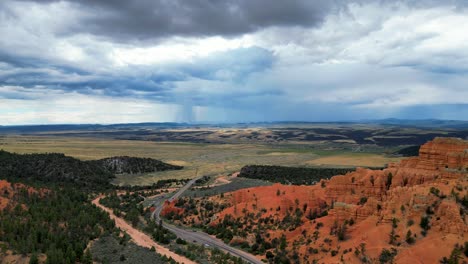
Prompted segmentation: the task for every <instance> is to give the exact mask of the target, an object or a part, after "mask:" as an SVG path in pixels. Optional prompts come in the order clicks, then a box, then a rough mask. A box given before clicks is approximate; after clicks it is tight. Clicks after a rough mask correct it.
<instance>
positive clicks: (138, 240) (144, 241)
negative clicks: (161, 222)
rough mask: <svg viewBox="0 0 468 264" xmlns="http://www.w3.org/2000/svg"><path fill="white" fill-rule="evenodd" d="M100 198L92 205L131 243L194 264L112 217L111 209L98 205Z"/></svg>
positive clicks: (187, 263)
mask: <svg viewBox="0 0 468 264" xmlns="http://www.w3.org/2000/svg"><path fill="white" fill-rule="evenodd" d="M101 198H102V196H99V197H97V198H96V199H94V200H93V202H92V203H93V204H94V205H96V206H97V207H99V208H101V209H102V210H104V211H106V212H107V213H109V215H110V218H111V219H113V220H114V221H115V225H116V226H117V227H118V228H120V229H122V230H123V231H125V232H127V234H128V235H129V236H130V237H131V238H132V240H133V242H135V244H137V245H139V246H142V247H146V248H151V247H154V248H155V249H156V252H157V253H159V254H161V255H164V256H166V257H171V258H173V259H174V260H175V261H177V262H179V263H184V264H196V263H195V262H193V261H191V260H189V259H188V258H186V257H184V256H181V255H177V254H176V253H174V252H172V251H170V250H169V249H168V248H166V247H163V246H161V245H159V244H157V243H156V242H154V241H153V240H152V239H151V237H150V236H148V235H147V234H145V233H143V232H141V231H140V230H138V229H136V228H134V227H133V226H131V225H130V224H128V223H127V222H125V220H123V219H122V218H119V217H117V216H116V215H114V213H113V212H112V210H111V209H109V208H107V207H105V206H103V205H101V204H100V203H99V200H100V199H101Z"/></svg>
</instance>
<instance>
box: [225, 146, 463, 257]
mask: <svg viewBox="0 0 468 264" xmlns="http://www.w3.org/2000/svg"><path fill="white" fill-rule="evenodd" d="M467 168H468V141H464V140H461V139H452V138H436V139H434V140H433V141H431V142H428V143H426V144H424V145H423V146H422V147H421V148H420V155H419V156H418V157H412V158H408V159H404V160H402V161H401V162H399V163H395V164H390V165H389V167H388V168H386V169H383V170H370V169H364V168H358V169H357V170H356V171H355V172H351V173H348V174H346V175H338V176H334V177H332V178H331V179H330V180H323V185H324V187H322V184H318V185H314V186H284V185H281V184H275V185H273V186H264V187H256V188H250V189H243V190H239V191H236V192H233V193H231V194H226V197H231V198H230V199H231V200H230V203H231V207H228V208H226V209H225V210H223V211H222V212H220V213H218V214H217V217H216V219H217V220H216V221H220V220H222V219H223V217H224V216H226V215H228V214H230V215H233V216H235V217H242V216H243V215H245V214H244V213H242V209H243V208H246V210H248V211H249V212H254V213H255V214H256V215H258V217H259V218H264V217H266V216H269V215H273V216H275V217H279V219H282V217H284V216H286V215H287V214H288V213H291V212H292V211H293V210H291V209H290V208H301V207H302V206H303V205H304V204H307V208H308V210H314V209H318V208H323V206H324V205H325V204H326V205H327V209H328V215H327V216H324V217H320V218H318V219H316V220H312V221H311V220H308V219H307V218H306V214H304V217H303V225H302V226H300V227H298V228H296V229H294V230H287V231H279V230H276V228H278V227H275V228H274V229H272V230H269V231H267V232H266V233H268V237H269V238H270V239H273V238H279V237H280V236H281V234H285V235H286V238H287V240H288V242H289V247H288V249H289V250H290V251H292V250H295V251H296V253H297V254H299V260H300V261H301V263H307V262H310V263H311V262H312V261H311V260H312V259H316V260H320V261H319V263H341V261H340V258H342V259H343V260H344V261H345V262H346V263H361V260H360V259H361V258H362V257H363V255H362V253H360V255H359V256H357V254H354V253H345V251H344V249H347V252H349V251H348V250H349V249H353V250H354V249H355V248H359V247H360V244H361V243H364V244H366V253H365V255H366V257H368V258H370V259H372V260H373V261H374V260H375V262H378V258H379V255H380V253H381V252H382V250H383V249H390V248H395V249H396V250H397V253H398V255H397V256H396V257H395V260H396V263H438V262H439V260H440V259H441V258H442V257H448V256H449V255H450V252H451V251H452V249H453V248H454V245H455V243H458V244H463V243H464V242H465V241H467V240H468V225H467V223H468V211H467V208H465V207H464V206H463V205H462V204H461V202H460V200H459V199H460V198H463V197H465V195H468V171H467ZM457 197H458V198H457ZM253 205H255V206H253ZM277 207H280V208H281V209H280V210H278V211H277V210H275V208H277ZM262 208H264V209H266V210H265V211H263V212H262V210H261V209H262ZM272 208H273V210H271V209H272ZM236 209H237V210H236ZM422 217H428V219H429V226H430V229H429V230H423V229H422V228H421V227H420V226H419V223H420V221H421V219H422ZM317 222H320V223H322V224H323V225H324V227H323V228H321V229H317ZM345 222H347V223H349V222H352V223H353V225H349V224H348V228H347V234H346V239H345V240H344V241H339V240H338V239H337V237H336V236H335V235H331V233H333V232H330V230H332V229H333V228H334V226H337V225H338V226H341V225H343V223H345ZM394 225H396V227H395V226H394ZM392 230H393V231H392ZM314 232H318V239H317V240H316V239H315V238H314V236H312V234H313V233H314ZM391 232H393V233H394V235H395V241H394V243H393V244H389V240H390V239H389V237H390V233H391ZM408 232H410V234H411V237H412V238H414V240H415V243H414V244H410V243H408V242H406V236H407V234H408ZM422 233H424V234H426V233H427V234H426V236H424V235H422ZM249 235H251V234H249ZM325 239H326V241H327V242H325V243H324V241H325ZM307 240H308V241H309V242H308V243H309V244H307V243H305V242H301V241H307ZM444 241H445V243H444ZM301 243H302V244H301ZM293 244H294V246H292V245H293ZM434 245H437V246H434ZM310 248H317V249H319V248H320V250H319V252H318V253H315V254H312V255H311V254H310V251H309V250H310ZM332 250H336V251H337V252H338V253H337V254H336V255H333V256H332V254H330V253H329V252H331V251H332ZM425 250H431V252H430V253H425ZM464 260H465V261H466V260H467V259H466V258H464ZM372 263H373V262H372Z"/></svg>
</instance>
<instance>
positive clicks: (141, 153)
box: [0, 136, 392, 185]
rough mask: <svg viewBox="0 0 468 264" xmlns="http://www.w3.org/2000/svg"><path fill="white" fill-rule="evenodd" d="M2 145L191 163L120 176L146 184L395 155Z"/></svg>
mask: <svg viewBox="0 0 468 264" xmlns="http://www.w3.org/2000/svg"><path fill="white" fill-rule="evenodd" d="M0 149H4V150H6V151H10V152H17V153H44V152H58V153H64V154H66V155H69V156H73V157H75V158H79V159H82V160H91V159H100V158H105V157H110V156H119V155H127V156H135V157H150V158H155V159H159V160H162V161H165V162H169V163H174V164H179V165H183V166H185V168H184V169H183V170H180V171H167V172H158V173H152V174H145V175H120V176H118V177H117V179H116V180H115V182H114V183H115V184H131V185H137V184H139V185H142V184H143V185H144V184H151V183H154V182H157V181H158V180H160V179H168V178H179V179H180V178H193V177H195V175H197V174H198V175H225V174H228V173H232V172H235V171H238V170H239V169H240V168H242V167H243V166H244V165H246V164H267V165H286V166H308V165H317V164H333V165H365V166H381V165H383V164H385V163H387V162H388V161H392V159H388V158H385V157H383V156H381V155H376V154H366V156H362V154H346V155H343V152H337V151H334V152H326V151H325V152H324V151H323V150H322V151H313V150H307V151H304V150H302V149H285V150H286V151H278V146H277V145H276V146H275V145H256V144H194V143H170V142H153V141H137V140H113V139H99V138H72V137H52V136H43V137H42V136H27V137H23V136H5V137H0Z"/></svg>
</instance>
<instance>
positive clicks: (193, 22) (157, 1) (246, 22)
mask: <svg viewBox="0 0 468 264" xmlns="http://www.w3.org/2000/svg"><path fill="white" fill-rule="evenodd" d="M35 2H37V3H50V2H56V1H40V0H37V1H35ZM332 2H333V1H329V0H315V1H311V0H288V1H284V0H273V1H272V0H255V1H252V0H227V1H218V0H171V1H167V0H139V1H128V0H83V1H70V3H73V6H75V7H78V8H82V9H83V11H84V12H85V14H86V15H85V16H84V17H82V18H80V19H81V20H80V21H78V23H74V26H73V27H72V28H69V29H67V30H66V32H62V33H65V34H74V33H77V32H85V33H91V34H94V35H99V36H106V37H109V38H111V39H113V40H114V41H121V42H129V41H132V40H147V39H157V38H161V37H167V36H212V35H224V36H230V35H238V34H243V33H248V32H253V31H256V30H258V29H261V28H265V27H270V26H306V27H308V26H314V25H317V24H318V23H320V22H321V21H322V19H323V18H324V16H325V15H326V14H327V13H328V12H329V10H330V8H331V7H332Z"/></svg>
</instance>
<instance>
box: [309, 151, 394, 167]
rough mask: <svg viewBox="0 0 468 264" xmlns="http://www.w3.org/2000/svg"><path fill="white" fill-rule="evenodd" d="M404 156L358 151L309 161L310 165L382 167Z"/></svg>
mask: <svg viewBox="0 0 468 264" xmlns="http://www.w3.org/2000/svg"><path fill="white" fill-rule="evenodd" d="M401 159H402V158H396V157H386V156H384V155H379V154H368V153H356V154H352V155H350V154H344V155H334V156H329V157H321V158H318V159H313V160H310V161H308V162H307V164H309V165H327V166H328V165H329V166H335V165H336V166H364V167H381V166H384V165H385V164H388V163H390V162H397V161H400V160H401Z"/></svg>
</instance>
